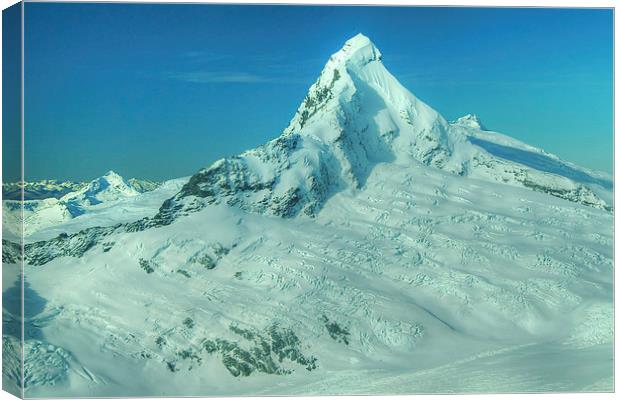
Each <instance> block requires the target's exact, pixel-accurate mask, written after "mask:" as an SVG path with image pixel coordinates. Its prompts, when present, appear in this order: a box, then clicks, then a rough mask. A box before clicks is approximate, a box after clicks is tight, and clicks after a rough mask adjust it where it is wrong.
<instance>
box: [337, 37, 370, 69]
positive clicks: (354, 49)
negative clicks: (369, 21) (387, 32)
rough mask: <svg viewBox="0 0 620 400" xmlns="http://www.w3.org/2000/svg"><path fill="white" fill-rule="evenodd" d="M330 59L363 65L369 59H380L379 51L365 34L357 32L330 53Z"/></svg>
mask: <svg viewBox="0 0 620 400" xmlns="http://www.w3.org/2000/svg"><path fill="white" fill-rule="evenodd" d="M331 60H332V61H335V62H347V63H354V64H359V65H365V64H368V63H369V62H371V61H380V60H381V52H380V51H379V49H377V47H376V46H375V45H374V44H373V43H372V41H371V40H370V39H369V38H368V37H367V36H364V35H363V34H361V33H358V34H357V35H355V36H353V37H352V38H351V39H349V40H347V41H346V42H345V43H344V45H343V46H342V48H341V49H340V50H339V51H338V52H336V53H335V54H334V55H332V57H331Z"/></svg>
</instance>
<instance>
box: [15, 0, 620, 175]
mask: <svg viewBox="0 0 620 400" xmlns="http://www.w3.org/2000/svg"><path fill="white" fill-rule="evenodd" d="M612 24H613V14H612V11H611V10H600V9H599V10H587V9H579V10H569V9H505V8H504V9H502V8H496V9H484V8H402V7H401V8H386V7H365V8H363V7H305V6H284V7H283V6H280V7H278V6H269V7H266V6H261V7H258V6H206V5H181V4H173V5H162V4H159V5H145V4H133V5H132V4H70V3H55V4H54V3H49V4H44V3H27V4H26V14H25V25H26V31H25V60H26V65H25V79H26V86H25V107H26V113H25V133H26V142H25V148H26V156H27V158H26V178H27V179H28V180H37V179H44V178H56V179H73V180H87V179H92V178H95V177H97V176H99V175H102V174H103V173H105V172H106V171H108V170H110V169H113V170H115V171H117V172H118V173H120V174H122V175H123V176H126V177H144V178H150V179H157V180H160V179H167V178H173V177H179V176H186V175H191V174H192V173H194V172H195V171H196V170H197V169H199V168H201V167H203V166H205V165H208V164H210V163H211V162H212V161H214V160H216V159H217V158H220V157H222V156H229V155H233V154H236V153H239V152H240V151H243V150H245V149H248V148H252V147H255V146H257V145H260V144H262V143H264V142H266V141H267V140H269V139H271V138H274V137H276V136H278V135H279V134H280V132H281V131H282V129H284V128H285V127H286V125H287V124H288V122H289V121H290V119H291V118H292V117H293V114H294V113H295V110H296V109H297V107H298V105H299V103H300V102H301V101H302V99H303V98H304V96H305V94H306V91H307V89H308V87H309V86H310V85H311V84H312V83H313V82H314V80H315V79H316V78H317V76H318V74H319V72H320V71H321V69H322V67H323V65H324V64H325V62H326V61H327V59H328V58H329V56H330V55H331V54H332V53H334V52H335V51H337V50H338V49H339V48H340V47H341V46H342V44H343V43H344V42H345V41H346V40H347V39H348V38H349V37H351V36H353V35H355V34H356V33H358V32H363V33H364V34H365V35H367V36H369V37H370V38H371V39H372V40H373V42H374V43H375V44H376V45H377V47H378V48H379V49H380V50H381V52H382V53H383V56H384V63H385V65H386V66H387V68H388V69H389V70H390V71H391V72H392V73H393V74H394V75H395V76H396V77H397V78H398V79H399V80H400V81H401V82H402V83H403V84H404V85H405V86H406V87H408V88H409V89H410V90H411V91H412V92H413V93H414V94H416V95H417V96H418V97H419V98H421V99H422V100H424V101H425V102H427V103H428V104H430V105H431V106H432V107H433V108H435V109H436V110H438V111H439V112H440V113H441V114H443V115H444V116H445V117H446V118H447V119H454V118H456V117H458V116H460V115H463V114H466V113H476V114H478V115H479V116H480V118H481V119H482V121H483V122H484V123H485V125H486V126H488V127H489V128H491V129H493V130H497V131H501V132H503V133H505V134H508V135H511V136H513V137H516V138H518V139H520V140H523V141H526V142H528V143H530V144H533V145H536V146H539V147H542V148H544V149H545V150H547V151H549V152H552V153H555V154H557V155H559V156H561V157H563V158H564V159H566V160H569V161H573V162H575V163H578V164H580V165H583V166H586V167H590V168H593V169H598V170H604V171H607V172H611V170H612V158H613V146H612V140H613V87H612V82H613V53H612V51H613V43H612V29H613V28H612V26H613V25H612Z"/></svg>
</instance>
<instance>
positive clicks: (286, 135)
mask: <svg viewBox="0 0 620 400" xmlns="http://www.w3.org/2000/svg"><path fill="white" fill-rule="evenodd" d="M381 58H382V55H381V53H380V52H379V50H378V49H377V48H376V47H375V46H374V44H373V43H371V41H370V40H369V39H368V38H366V37H365V36H363V35H357V36H355V37H354V38H352V39H350V40H349V41H347V42H346V43H345V45H344V46H343V48H342V49H341V50H339V51H338V52H336V53H335V54H333V55H332V56H331V57H330V58H329V60H328V62H327V64H326V65H325V68H324V69H323V71H322V72H321V74H320V76H319V78H318V80H317V81H316V82H315V83H314V84H313V85H312V86H311V88H310V90H309V92H308V95H307V96H306V98H305V99H304V100H303V102H302V104H301V105H300V107H299V109H298V110H297V113H296V114H295V116H294V117H293V119H292V121H291V122H290V124H289V126H288V127H287V128H286V129H285V130H284V131H283V133H282V134H281V135H280V136H279V137H277V138H276V139H274V140H272V141H270V142H269V143H267V144H265V145H263V146H261V147H258V148H256V149H253V150H249V151H246V152H244V153H242V154H240V155H238V156H235V157H231V158H225V159H222V160H219V161H217V162H215V163H214V164H213V165H211V166H209V167H207V168H204V169H202V170H200V171H198V172H197V173H196V174H195V175H193V176H192V177H191V178H189V180H188V181H181V182H177V184H178V186H177V187H180V189H179V190H178V191H175V192H171V194H170V197H169V198H167V199H166V200H165V201H162V202H160V204H158V206H154V205H153V208H152V209H151V213H150V214H149V216H146V215H147V214H146V213H144V214H143V217H142V216H141V217H138V218H135V219H134V220H132V221H131V222H129V221H128V220H125V221H121V220H119V219H118V218H116V219H114V218H113V217H112V214H113V213H114V210H117V208H109V212H110V213H111V214H110V215H111V218H112V219H110V221H109V222H110V223H107V224H106V223H101V224H98V225H97V226H95V225H88V226H86V225H82V227H83V228H84V229H82V230H80V231H77V227H79V226H80V225H79V224H76V225H75V226H74V227H73V229H71V230H67V231H64V232H62V233H60V234H59V235H57V236H55V237H53V238H52V237H49V238H45V240H40V241H31V242H29V243H26V245H25V263H26V281H27V287H26V288H27V290H26V292H25V293H26V304H28V307H27V310H26V313H27V315H26V317H27V318H26V328H25V331H26V342H25V345H24V350H25V354H26V360H25V362H26V365H27V366H30V368H28V367H27V370H26V382H27V390H28V395H29V396H33V397H37V396H113V395H125V396H130V395H142V396H146V395H217V394H225V395H231V394H306V395H307V394H335V393H349V394H353V393H367V394H369V393H375V394H394V393H414V392H417V393H420V392H425V393H428V392H455V391H460V392H463V391H465V392H467V391H473V392H481V391H482V392H484V391H493V392H504V391H519V392H523V391H556V392H557V391H576V390H588V391H597V390H611V389H612V387H613V378H612V373H613V372H612V370H613V365H612V364H613V362H612V357H613V353H612V339H613V305H612V293H613V252H612V221H613V206H612V204H613V193H612V189H613V182H612V180H611V178H610V177H609V176H607V175H605V174H602V173H596V172H593V171H589V170H587V169H584V168H581V167H578V166H576V165H573V164H571V163H568V162H565V161H562V160H560V159H559V158H558V157H556V156H554V155H551V154H549V153H546V152H544V151H543V150H541V149H537V148H535V147H532V146H529V145H527V144H525V143H522V142H519V141H517V140H515V139H512V138H510V137H508V136H505V135H502V134H500V133H497V132H494V131H490V130H487V129H486V128H485V127H484V126H483V125H482V123H481V122H480V120H479V119H478V118H477V117H474V116H472V115H468V116H465V117H462V118H460V119H458V120H457V121H454V122H452V123H449V122H447V121H446V120H445V119H444V118H443V117H442V116H441V115H440V114H439V113H438V112H437V111H435V110H433V109H432V108H431V107H430V106H428V105H426V104H425V103H423V102H422V101H421V100H420V99H418V98H416V97H415V96H414V95H413V94H412V93H411V92H409V91H408V90H407V89H406V88H404V87H403V86H402V85H401V84H400V83H399V82H398V80H397V79H396V78H395V77H394V76H392V75H391V74H390V73H389V72H388V71H387V69H386V68H385V66H384V65H383V63H382V61H381ZM109 181H114V179H110V180H109ZM181 185H182V187H181ZM112 188H114V189H113V190H112ZM108 189H109V191H108V192H107V194H102V193H106V192H105V191H106V190H108ZM155 192H156V191H153V193H155ZM79 193H80V194H79V195H76V196H75V197H71V199H75V201H76V204H78V206H80V207H96V206H97V205H94V206H93V205H92V204H93V203H92V201H93V200H92V199H94V200H95V201H105V200H104V199H108V198H109V197H108V196H111V197H112V198H113V197H114V196H116V195H119V194H124V195H126V197H127V198H138V197H139V196H136V195H134V194H132V193H133V192H131V191H127V190H126V188H125V185H123V184H122V183H119V182H116V183H113V182H109V184H108V185H106V184H95V183H94V184H92V185H89V186H88V188H84V189H83V190H81V191H79ZM123 204H124V203H123ZM157 207H159V208H158V209H156V208H157ZM118 210H122V208H118ZM119 212H120V211H119ZM140 218H141V219H140ZM78 220H79V218H75V220H74V221H75V222H76V223H77V222H78ZM112 220H114V221H115V222H113V223H111V221H112ZM19 258H20V255H19V247H18V246H17V245H16V244H15V243H11V242H7V241H3V262H4V269H3V273H4V279H3V282H4V283H3V284H4V287H3V289H4V293H5V304H8V306H5V309H4V310H3V311H4V321H5V330H4V331H5V333H4V336H3V340H4V348H5V353H4V357H5V358H4V363H5V366H8V368H5V369H4V372H3V373H4V379H5V381H8V382H11V381H12V380H13V381H14V377H15V376H17V375H16V373H17V372H16V368H17V365H18V364H17V362H16V361H15V360H16V358H17V354H18V352H19V351H18V350H19V348H18V342H17V339H16V338H15V333H12V332H17V331H18V330H17V325H18V320H17V318H16V316H15V315H16V313H17V311H16V310H18V309H19V308H18V307H12V306H11V304H13V303H11V300H14V299H15V296H16V294H18V293H20V287H19V286H18V285H15V286H12V285H13V282H14V279H12V275H11V274H14V275H15V274H16V273H17V271H18V264H17V261H18V260H19ZM14 275H13V276H14ZM69 289H70V290H69ZM28 310H30V311H28ZM11 355H13V358H11V357H10V356H11ZM35 366H36V368H35ZM558 366H562V367H558ZM567 366H568V367H567ZM482 376H483V377H485V378H484V379H482V378H481V377H482Z"/></svg>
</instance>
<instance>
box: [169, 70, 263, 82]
mask: <svg viewBox="0 0 620 400" xmlns="http://www.w3.org/2000/svg"><path fill="white" fill-rule="evenodd" d="M170 78H172V79H176V80H180V81H184V82H190V83H266V82H273V81H274V78H270V77H267V76H262V75H257V74H252V73H247V72H206V71H194V72H182V73H174V74H170Z"/></svg>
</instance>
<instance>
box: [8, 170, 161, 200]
mask: <svg viewBox="0 0 620 400" xmlns="http://www.w3.org/2000/svg"><path fill="white" fill-rule="evenodd" d="M109 174H114V175H116V173H115V172H113V171H110V172H108V174H106V175H109ZM102 178H103V177H102ZM126 183H127V186H129V187H130V188H132V189H134V190H136V191H137V192H140V193H143V192H148V191H151V190H154V189H156V188H157V187H158V186H159V185H160V183H159V182H153V181H150V180H147V179H136V178H131V179H128V180H127V181H126ZM89 184H91V182H73V181H58V180H53V179H52V180H42V181H37V182H25V183H24V185H23V186H24V200H43V199H49V198H55V199H60V198H61V197H63V196H65V195H66V194H69V193H71V192H77V191H79V190H81V189H83V188H84V187H86V186H88V185H89ZM21 186H22V185H21V184H20V183H19V182H3V183H2V200H21V196H22V194H21Z"/></svg>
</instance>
